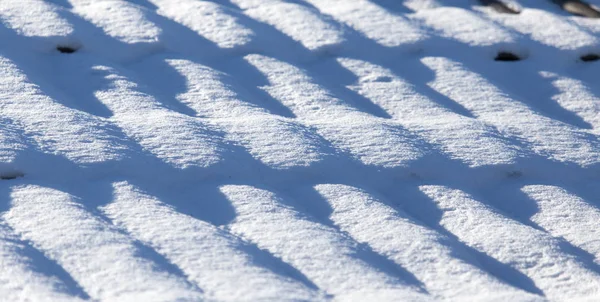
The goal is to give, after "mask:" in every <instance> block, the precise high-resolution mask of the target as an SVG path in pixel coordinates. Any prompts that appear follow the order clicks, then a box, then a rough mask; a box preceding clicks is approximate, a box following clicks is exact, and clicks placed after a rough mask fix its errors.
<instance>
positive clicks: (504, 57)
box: [494, 51, 521, 62]
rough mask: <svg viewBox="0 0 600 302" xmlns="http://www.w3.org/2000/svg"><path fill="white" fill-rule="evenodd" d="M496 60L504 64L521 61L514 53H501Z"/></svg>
mask: <svg viewBox="0 0 600 302" xmlns="http://www.w3.org/2000/svg"><path fill="white" fill-rule="evenodd" d="M494 60H495V61H503V62H513V61H520V60H521V58H520V57H519V56H517V55H516V54H514V53H511V52H506V51H501V52H499V53H498V55H497V56H496V58H495V59H494Z"/></svg>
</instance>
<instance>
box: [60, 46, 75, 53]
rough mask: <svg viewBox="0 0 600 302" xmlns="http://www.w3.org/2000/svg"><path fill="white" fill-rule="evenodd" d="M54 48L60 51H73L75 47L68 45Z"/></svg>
mask: <svg viewBox="0 0 600 302" xmlns="http://www.w3.org/2000/svg"><path fill="white" fill-rule="evenodd" d="M56 50H58V51H60V52H61V53H74V52H75V51H76V50H77V49H75V48H73V47H69V46H61V45H59V46H56Z"/></svg>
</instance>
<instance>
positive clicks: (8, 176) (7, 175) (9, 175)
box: [0, 171, 24, 180]
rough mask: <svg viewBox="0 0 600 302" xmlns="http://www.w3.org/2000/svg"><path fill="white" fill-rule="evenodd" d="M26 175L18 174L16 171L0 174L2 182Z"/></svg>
mask: <svg viewBox="0 0 600 302" xmlns="http://www.w3.org/2000/svg"><path fill="white" fill-rule="evenodd" d="M23 176H24V174H23V173H21V172H16V171H12V172H4V173H0V180H11V179H15V178H17V177H23Z"/></svg>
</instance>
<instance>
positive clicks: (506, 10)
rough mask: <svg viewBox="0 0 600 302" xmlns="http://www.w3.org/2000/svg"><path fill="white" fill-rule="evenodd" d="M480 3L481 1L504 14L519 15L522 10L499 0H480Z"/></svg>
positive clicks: (482, 3)
mask: <svg viewBox="0 0 600 302" xmlns="http://www.w3.org/2000/svg"><path fill="white" fill-rule="evenodd" d="M479 3H481V5H484V6H488V7H491V8H492V9H493V10H495V11H497V12H499V13H502V14H512V15H517V14H519V13H520V11H518V10H515V9H513V8H512V7H510V6H508V5H506V3H504V2H502V1H499V0H479Z"/></svg>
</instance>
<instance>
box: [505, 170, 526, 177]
mask: <svg viewBox="0 0 600 302" xmlns="http://www.w3.org/2000/svg"><path fill="white" fill-rule="evenodd" d="M506 176H507V177H508V178H519V177H521V176H523V172H521V171H511V172H508V173H506Z"/></svg>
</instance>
